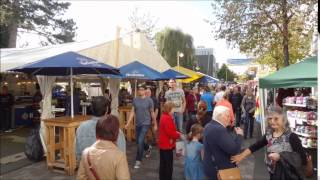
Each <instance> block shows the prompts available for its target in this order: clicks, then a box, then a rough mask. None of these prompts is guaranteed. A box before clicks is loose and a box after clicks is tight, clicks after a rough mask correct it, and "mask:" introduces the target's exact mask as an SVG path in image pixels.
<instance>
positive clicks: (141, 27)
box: [128, 8, 159, 44]
mask: <svg viewBox="0 0 320 180" xmlns="http://www.w3.org/2000/svg"><path fill="white" fill-rule="evenodd" d="M128 19H129V21H130V23H131V29H132V31H134V32H142V33H144V34H145V35H146V37H147V39H148V40H149V41H150V42H151V43H152V44H155V37H154V36H155V35H154V34H155V33H154V32H155V28H156V24H157V22H158V20H159V18H157V17H155V16H152V15H151V14H150V13H149V12H142V11H141V10H140V9H139V8H135V9H134V10H133V11H132V12H131V14H130V16H129V18H128Z"/></svg>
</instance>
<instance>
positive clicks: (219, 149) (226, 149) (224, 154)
mask: <svg viewBox="0 0 320 180" xmlns="http://www.w3.org/2000/svg"><path fill="white" fill-rule="evenodd" d="M212 119H213V120H212V121H211V122H210V123H208V124H207V125H206V127H205V129H204V133H203V138H204V141H203V146H204V158H203V167H204V173H205V175H206V176H207V178H208V179H209V180H216V179H217V172H218V170H222V169H228V168H234V167H235V164H233V163H231V161H230V158H231V156H233V155H236V154H238V153H240V149H241V143H242V140H243V137H242V136H243V130H242V129H241V128H239V127H236V128H235V132H236V134H237V135H236V137H233V136H232V135H231V134H230V133H229V132H228V131H227V128H226V127H227V126H228V125H230V113H229V109H228V108H227V107H224V106H217V107H215V109H214V112H213V118H212Z"/></svg>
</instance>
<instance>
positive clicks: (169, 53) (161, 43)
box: [156, 28, 195, 69]
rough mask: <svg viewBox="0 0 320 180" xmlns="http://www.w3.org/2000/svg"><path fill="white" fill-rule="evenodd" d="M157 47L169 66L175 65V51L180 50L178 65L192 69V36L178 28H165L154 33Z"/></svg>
mask: <svg viewBox="0 0 320 180" xmlns="http://www.w3.org/2000/svg"><path fill="white" fill-rule="evenodd" d="M156 45H157V49H158V51H159V52H160V54H161V55H162V57H164V59H165V60H167V62H168V63H169V65H170V66H172V67H173V66H176V65H177V52H178V51H179V52H182V53H183V54H184V56H183V57H182V58H181V57H180V65H181V66H183V67H186V68H189V69H192V66H193V62H194V52H195V50H194V45H193V38H192V36H191V35H189V34H185V33H183V32H182V31H181V30H179V29H171V28H165V29H164V30H162V31H160V32H158V33H156Z"/></svg>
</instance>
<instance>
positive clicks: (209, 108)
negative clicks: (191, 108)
mask: <svg viewBox="0 0 320 180" xmlns="http://www.w3.org/2000/svg"><path fill="white" fill-rule="evenodd" d="M200 100H201V101H205V102H206V104H207V116H210V117H212V111H213V102H214V96H213V94H212V93H211V91H210V88H209V87H208V86H205V87H204V92H203V94H202V95H201V98H200Z"/></svg>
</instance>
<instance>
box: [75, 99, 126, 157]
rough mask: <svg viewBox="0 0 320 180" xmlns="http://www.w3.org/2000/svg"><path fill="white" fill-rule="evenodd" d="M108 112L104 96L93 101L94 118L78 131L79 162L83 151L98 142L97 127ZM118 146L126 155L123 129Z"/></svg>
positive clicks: (82, 124) (77, 152)
mask: <svg viewBox="0 0 320 180" xmlns="http://www.w3.org/2000/svg"><path fill="white" fill-rule="evenodd" d="M106 110H107V100H106V98H105V97H103V96H98V97H95V98H94V99H93V101H92V115H93V117H92V118H91V119H90V120H87V121H85V122H82V123H81V124H80V126H79V128H78V129H77V136H76V155H77V160H78V161H80V158H81V155H82V151H83V150H84V149H85V148H87V147H90V146H91V145H92V144H93V143H95V142H96V125H97V122H98V120H99V119H100V118H101V117H103V116H104V115H105V114H106ZM117 146H118V148H119V149H120V150H121V151H122V152H124V153H126V139H125V137H124V134H123V132H122V130H121V129H120V130H119V135H118V139H117Z"/></svg>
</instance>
